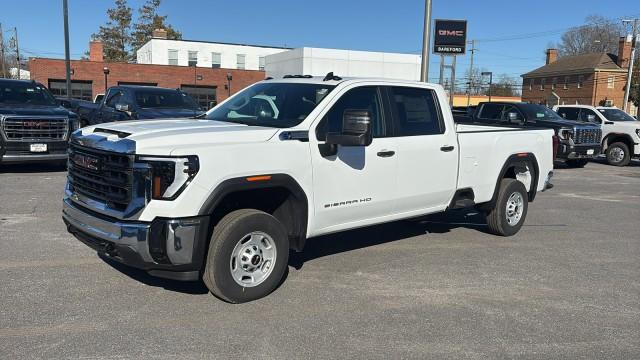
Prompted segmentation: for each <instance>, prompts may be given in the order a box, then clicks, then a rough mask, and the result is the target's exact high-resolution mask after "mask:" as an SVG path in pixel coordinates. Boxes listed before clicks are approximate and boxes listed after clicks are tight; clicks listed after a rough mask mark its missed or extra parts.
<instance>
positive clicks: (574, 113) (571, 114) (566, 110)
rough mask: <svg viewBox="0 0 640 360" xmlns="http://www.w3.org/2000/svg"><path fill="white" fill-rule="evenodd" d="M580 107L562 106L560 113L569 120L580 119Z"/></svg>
mask: <svg viewBox="0 0 640 360" xmlns="http://www.w3.org/2000/svg"><path fill="white" fill-rule="evenodd" d="M578 113H580V108H570V107H561V108H559V109H558V115H560V116H562V117H563V118H565V119H567V120H578Z"/></svg>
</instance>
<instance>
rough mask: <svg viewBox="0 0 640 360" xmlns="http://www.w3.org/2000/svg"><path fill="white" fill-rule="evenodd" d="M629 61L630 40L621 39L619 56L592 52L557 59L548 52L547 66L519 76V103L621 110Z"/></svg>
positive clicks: (553, 53) (554, 53)
mask: <svg viewBox="0 0 640 360" xmlns="http://www.w3.org/2000/svg"><path fill="white" fill-rule="evenodd" d="M630 59H631V41H627V39H626V38H621V39H620V42H619V47H618V54H617V55H614V54H606V53H593V54H584V55H575V56H565V57H562V58H560V59H558V52H557V50H556V49H548V50H547V60H546V64H545V65H544V66H542V67H540V68H537V69H535V70H533V71H530V72H528V73H526V74H523V75H522V101H525V102H531V103H537V104H545V105H548V106H553V105H562V104H582V105H593V106H617V107H619V108H623V104H622V103H623V99H624V89H625V86H626V78H627V71H628V67H629V61H630Z"/></svg>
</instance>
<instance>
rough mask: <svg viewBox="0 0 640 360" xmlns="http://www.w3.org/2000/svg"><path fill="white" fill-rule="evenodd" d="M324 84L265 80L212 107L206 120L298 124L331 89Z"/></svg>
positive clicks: (274, 124)
mask: <svg viewBox="0 0 640 360" xmlns="http://www.w3.org/2000/svg"><path fill="white" fill-rule="evenodd" d="M333 88H334V87H333V86H331V85H324V84H296V83H268V82H263V83H259V84H256V85H253V86H250V87H248V88H246V89H244V90H242V91H241V92H240V93H238V94H237V95H236V96H235V97H234V98H233V99H231V100H229V101H227V102H225V103H224V104H221V105H219V106H218V107H215V108H213V109H212V110H211V111H209V113H207V115H206V119H209V120H219V121H228V122H233V123H240V124H246V125H255V126H268V127H277V128H287V127H292V126H296V125H298V124H300V123H301V122H302V121H303V120H304V119H305V118H306V117H307V115H309V114H310V113H311V111H313V109H315V108H316V106H317V105H318V104H319V103H320V101H322V99H324V97H325V96H327V94H328V93H329V92H330V91H331V90H332V89H333Z"/></svg>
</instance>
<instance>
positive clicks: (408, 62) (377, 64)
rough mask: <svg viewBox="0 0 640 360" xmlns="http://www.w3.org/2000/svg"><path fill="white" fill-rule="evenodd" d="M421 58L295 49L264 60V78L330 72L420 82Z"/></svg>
mask: <svg viewBox="0 0 640 360" xmlns="http://www.w3.org/2000/svg"><path fill="white" fill-rule="evenodd" d="M420 63H421V56H419V55H413V54H399V53H383V52H371V51H354V50H338V49H321V48H308V47H304V48H297V49H293V50H289V51H285V52H279V53H277V54H273V55H269V56H267V58H266V66H265V71H266V75H267V76H270V77H273V78H281V77H282V76H284V75H313V76H324V75H326V74H327V73H328V72H331V71H332V72H333V73H334V74H335V75H337V76H343V77H375V78H388V79H401V80H415V81H418V80H420Z"/></svg>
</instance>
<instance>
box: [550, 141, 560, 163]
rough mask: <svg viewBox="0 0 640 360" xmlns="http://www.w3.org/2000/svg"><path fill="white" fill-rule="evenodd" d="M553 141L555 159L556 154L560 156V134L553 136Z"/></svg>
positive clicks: (554, 157)
mask: <svg viewBox="0 0 640 360" xmlns="http://www.w3.org/2000/svg"><path fill="white" fill-rule="evenodd" d="M552 139H553V141H552V143H553V160H555V159H556V156H558V148H559V147H560V137H558V135H553V137H552Z"/></svg>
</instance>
